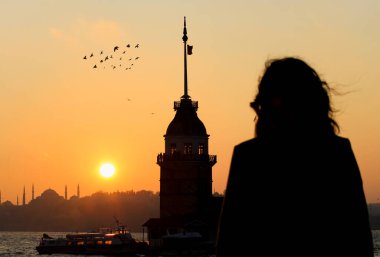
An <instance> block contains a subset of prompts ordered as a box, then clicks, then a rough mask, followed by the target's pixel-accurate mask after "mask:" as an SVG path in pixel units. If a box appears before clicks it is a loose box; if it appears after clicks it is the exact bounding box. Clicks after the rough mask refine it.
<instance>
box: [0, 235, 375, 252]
mask: <svg viewBox="0 0 380 257" xmlns="http://www.w3.org/2000/svg"><path fill="white" fill-rule="evenodd" d="M48 234H49V235H50V236H52V237H58V236H64V235H66V233H65V232H49V233H48ZM132 234H133V236H134V237H135V238H136V239H139V240H142V239H143V238H142V236H143V235H142V233H132ZM41 236H42V232H0V257H3V256H28V257H29V256H39V257H41V256H49V255H39V254H38V252H37V251H36V250H35V249H36V246H37V244H38V242H39V240H40V238H41ZM145 236H146V235H145ZM373 238H374V243H375V247H378V248H380V230H375V231H373ZM50 256H54V257H63V256H66V257H69V256H70V257H72V256H75V257H84V255H67V254H52V255H50ZM279 256H280V254H279ZM375 256H376V257H380V251H375ZM86 257H88V256H86Z"/></svg>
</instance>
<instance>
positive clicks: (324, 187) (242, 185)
mask: <svg viewBox="0 0 380 257" xmlns="http://www.w3.org/2000/svg"><path fill="white" fill-rule="evenodd" d="M251 107H252V108H253V109H254V110H255V112H256V129H255V133H256V135H255V137H254V138H253V139H251V140H248V141H245V142H242V143H240V144H238V145H236V146H235V147H234V151H233V155H232V161H231V166H230V171H229V177H228V182H227V188H226V192H225V198H224V202H223V208H222V213H221V217H220V223H219V231H218V240H217V257H225V256H228V257H232V256H236V257H240V256H260V257H262V256H276V257H277V256H291V257H294V256H305V257H309V256H318V257H325V256H334V257H339V256H357V257H367V256H371V257H372V256H373V242H372V234H371V229H370V225H369V218H368V210H367V203H366V199H365V194H364V191H363V185H362V179H361V174H360V170H359V167H358V165H357V162H356V159H355V156H354V153H353V150H352V148H351V144H350V141H349V139H347V138H343V137H340V136H338V135H337V133H338V132H339V126H338V124H337V122H336V121H335V120H334V119H333V109H332V107H331V104H330V88H329V86H328V84H327V83H326V82H325V81H322V80H321V78H320V77H319V75H318V74H317V72H316V71H315V70H314V69H313V68H311V67H310V66H309V65H308V64H307V63H305V62H304V61H303V60H301V59H299V58H293V57H288V58H282V59H274V60H269V61H268V62H267V63H266V67H265V71H264V74H263V75H262V77H261V79H260V81H259V85H258V93H257V95H256V97H255V99H254V101H253V102H252V103H251Z"/></svg>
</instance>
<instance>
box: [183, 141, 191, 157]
mask: <svg viewBox="0 0 380 257" xmlns="http://www.w3.org/2000/svg"><path fill="white" fill-rule="evenodd" d="M184 154H193V144H191V143H185V147H184Z"/></svg>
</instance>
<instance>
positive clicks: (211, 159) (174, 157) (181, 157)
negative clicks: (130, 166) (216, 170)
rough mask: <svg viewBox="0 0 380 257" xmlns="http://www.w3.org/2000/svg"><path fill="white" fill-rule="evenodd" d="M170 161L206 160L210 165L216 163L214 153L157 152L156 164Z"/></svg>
mask: <svg viewBox="0 0 380 257" xmlns="http://www.w3.org/2000/svg"><path fill="white" fill-rule="evenodd" d="M172 161H202V162H205V161H207V162H208V163H209V164H210V165H211V166H213V165H214V164H215V163H216V155H209V154H182V153H179V152H174V153H172V154H171V153H169V154H168V153H159V154H158V155H157V164H158V165H160V166H161V165H162V164H164V163H165V162H172Z"/></svg>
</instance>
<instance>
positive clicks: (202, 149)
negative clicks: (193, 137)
mask: <svg viewBox="0 0 380 257" xmlns="http://www.w3.org/2000/svg"><path fill="white" fill-rule="evenodd" d="M204 153H205V145H204V144H199V145H198V154H199V155H202V154H204Z"/></svg>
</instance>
